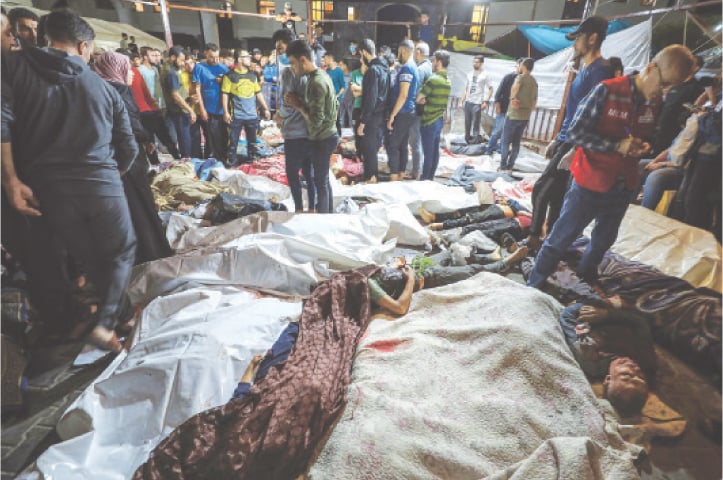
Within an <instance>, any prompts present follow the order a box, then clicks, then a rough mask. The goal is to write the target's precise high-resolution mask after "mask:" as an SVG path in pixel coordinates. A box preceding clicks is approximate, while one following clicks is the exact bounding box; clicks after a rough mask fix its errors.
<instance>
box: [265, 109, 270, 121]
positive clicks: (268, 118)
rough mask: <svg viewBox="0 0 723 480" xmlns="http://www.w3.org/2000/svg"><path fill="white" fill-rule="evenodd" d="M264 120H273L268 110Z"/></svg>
mask: <svg viewBox="0 0 723 480" xmlns="http://www.w3.org/2000/svg"><path fill="white" fill-rule="evenodd" d="M264 120H271V112H270V111H269V110H268V109H267V110H264Z"/></svg>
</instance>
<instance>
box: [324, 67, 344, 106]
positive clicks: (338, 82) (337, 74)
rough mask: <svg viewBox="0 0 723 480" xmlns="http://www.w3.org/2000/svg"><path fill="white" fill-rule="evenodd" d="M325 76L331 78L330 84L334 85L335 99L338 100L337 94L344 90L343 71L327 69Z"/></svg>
mask: <svg viewBox="0 0 723 480" xmlns="http://www.w3.org/2000/svg"><path fill="white" fill-rule="evenodd" d="M326 74H327V75H329V77H330V78H331V83H333V84H334V93H336V98H337V100H339V92H340V91H341V89H342V88H345V85H344V71H343V70H342V69H341V68H339V67H336V68H330V69H327V70H326Z"/></svg>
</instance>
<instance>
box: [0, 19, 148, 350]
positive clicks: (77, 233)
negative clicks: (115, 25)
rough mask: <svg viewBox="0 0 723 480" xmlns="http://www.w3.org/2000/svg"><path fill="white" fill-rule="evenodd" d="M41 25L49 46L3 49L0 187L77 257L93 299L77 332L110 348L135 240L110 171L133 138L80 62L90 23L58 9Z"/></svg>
mask: <svg viewBox="0 0 723 480" xmlns="http://www.w3.org/2000/svg"><path fill="white" fill-rule="evenodd" d="M44 27H45V36H46V37H47V38H48V39H49V41H50V47H49V48H43V49H36V48H30V49H28V50H26V51H22V52H20V53H18V54H13V55H6V56H4V58H3V62H4V66H5V68H4V69H3V78H2V83H3V88H2V183H3V188H4V190H5V192H6V193H7V196H8V201H9V203H10V204H11V205H12V206H13V207H14V208H15V209H16V210H17V211H19V212H20V213H22V214H25V215H31V216H42V218H44V219H45V220H46V224H47V226H48V228H49V230H50V233H51V234H52V235H57V236H58V237H59V238H60V240H61V241H62V244H63V245H64V246H65V247H66V248H67V249H68V250H69V251H70V254H71V255H72V256H73V258H74V259H75V260H76V261H78V262H79V263H80V264H81V265H82V266H83V268H84V270H85V271H86V272H87V274H88V277H89V279H90V281H91V282H92V283H93V284H94V285H95V287H96V288H97V290H98V296H99V298H100V302H99V305H98V310H97V312H96V313H95V317H96V318H97V325H96V327H95V328H94V329H93V331H92V332H91V333H90V334H89V336H88V337H87V338H86V340H87V341H89V342H91V343H94V344H95V345H97V346H100V347H102V348H106V349H113V350H116V351H117V350H120V349H121V345H120V344H119V343H118V340H117V338H116V337H115V334H114V333H113V328H114V327H115V324H116V321H117V320H118V312H119V305H120V302H121V299H122V298H123V295H124V293H125V289H126V287H127V284H128V280H129V278H130V272H131V267H132V266H133V260H134V258H135V241H136V240H135V235H134V232H133V225H132V223H131V218H130V213H129V211H128V202H127V201H126V198H125V194H124V191H123V184H122V182H121V178H120V177H121V175H122V174H124V173H125V172H126V171H127V170H128V168H129V167H130V165H131V163H132V162H133V160H134V159H135V157H136V154H137V153H138V144H137V142H136V141H135V138H134V137H133V132H132V131H131V126H130V121H129V119H128V114H127V112H126V109H125V105H124V103H123V100H122V99H121V97H120V95H119V94H118V92H116V91H115V89H114V88H113V87H112V86H111V85H110V84H109V83H107V82H105V81H103V80H102V79H101V78H100V77H99V76H98V75H96V74H95V73H93V72H91V71H90V69H89V68H88V66H87V62H88V61H89V60H90V58H91V54H92V51H93V40H94V38H95V33H94V32H93V29H92V28H91V27H90V25H88V23H87V22H86V21H85V20H83V19H82V18H80V17H79V16H78V15H77V14H75V13H73V12H71V11H69V10H65V9H63V10H54V11H51V12H50V13H49V14H48V15H47V16H46V17H45V21H44ZM38 139H42V141H38ZM16 168H17V171H16ZM30 234H31V235H33V232H31V233H30Z"/></svg>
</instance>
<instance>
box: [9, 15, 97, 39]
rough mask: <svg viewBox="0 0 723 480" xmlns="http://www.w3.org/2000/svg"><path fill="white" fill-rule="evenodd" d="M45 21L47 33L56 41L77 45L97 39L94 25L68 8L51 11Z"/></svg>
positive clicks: (49, 37)
mask: <svg viewBox="0 0 723 480" xmlns="http://www.w3.org/2000/svg"><path fill="white" fill-rule="evenodd" d="M10 13H12V12H10ZM23 18H25V17H23ZM43 23H44V29H45V35H46V36H47V37H48V39H50V40H52V41H54V42H59V43H66V44H72V45H75V44H77V43H80V42H90V41H93V40H95V31H93V27H91V26H90V25H89V24H88V22H86V21H85V20H83V19H82V18H81V17H80V15H78V14H77V13H75V12H74V11H72V10H70V9H67V8H63V9H59V10H53V11H51V12H50V13H49V14H47V15H46V16H45V21H44V22H43Z"/></svg>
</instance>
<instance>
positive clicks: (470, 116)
mask: <svg viewBox="0 0 723 480" xmlns="http://www.w3.org/2000/svg"><path fill="white" fill-rule="evenodd" d="M480 120H482V105H480V104H479V103H470V102H464V140H465V141H466V142H467V143H471V142H475V143H476V142H477V141H479V124H480ZM470 130H471V131H470Z"/></svg>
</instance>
